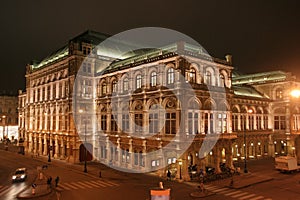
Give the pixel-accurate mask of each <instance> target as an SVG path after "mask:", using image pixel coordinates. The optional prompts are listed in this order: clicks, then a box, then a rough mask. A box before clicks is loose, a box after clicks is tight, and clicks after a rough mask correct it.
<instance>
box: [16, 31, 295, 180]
mask: <svg viewBox="0 0 300 200" xmlns="http://www.w3.org/2000/svg"><path fill="white" fill-rule="evenodd" d="M106 37H107V36H105V35H102V34H99V33H96V32H93V31H87V32H85V33H83V34H81V35H79V36H77V37H76V38H73V39H72V40H70V41H69V43H68V45H67V46H65V47H64V48H62V49H60V50H58V51H57V52H55V53H54V54H53V55H51V56H49V57H47V58H46V59H44V60H43V61H41V62H39V63H32V64H30V65H28V66H27V71H26V91H25V92H21V93H20V95H19V113H20V115H19V133H20V137H21V138H24V140H25V142H24V147H25V151H26V152H28V153H34V154H40V155H47V154H48V153H50V154H51V156H52V157H53V158H57V159H66V160H67V161H69V162H81V161H83V160H84V159H87V160H97V161H101V162H103V163H106V164H107V165H113V166H115V167H122V168H127V169H132V170H136V171H153V170H154V171H156V170H158V173H159V174H160V175H164V173H165V169H162V170H159V169H160V168H161V166H167V168H169V169H170V168H172V170H174V171H177V172H178V171H179V170H182V175H183V179H188V178H189V171H188V169H189V166H192V165H197V166H198V170H199V169H200V168H202V169H204V168H205V167H206V166H210V167H214V168H215V169H216V171H217V172H220V163H226V165H227V166H228V167H232V166H233V162H234V161H235V160H236V161H240V160H241V159H244V158H245V157H247V159H258V158H261V157H266V156H276V155H287V154H291V155H298V154H299V152H300V151H297V149H298V148H300V147H299V145H300V144H299V140H298V131H299V128H300V123H299V119H300V118H299V117H300V115H299V108H298V105H299V104H298V99H297V98H292V97H291V96H290V92H291V91H292V90H293V89H296V88H299V83H298V82H296V79H295V77H293V76H291V75H290V74H289V73H285V72H280V71H278V72H268V73H261V74H252V75H238V76H237V75H235V73H233V69H234V68H233V66H232V62H231V57H230V56H227V57H226V59H224V60H221V59H215V58H211V57H209V56H208V55H207V54H204V53H203V51H201V49H198V50H195V49H196V48H195V47H193V48H191V46H190V45H189V44H187V43H183V42H179V43H175V44H172V45H171V48H172V51H164V49H163V48H162V49H161V50H157V51H151V53H145V52H143V53H142V54H141V53H140V54H136V55H131V57H128V58H125V59H123V60H115V59H116V58H114V57H104V56H101V55H98V54H97V51H95V50H94V47H95V45H97V43H99V42H100V41H101V40H104V39H105V38H106ZM168 49H170V45H169V46H168ZM114 60H115V61H114ZM112 61H114V62H112ZM111 62H112V63H111ZM109 63H110V64H109ZM105 65H108V66H109V67H107V68H106V69H105V70H104V71H101V72H99V70H98V69H101V68H103V66H105ZM78 78H79V79H78ZM76 79H77V80H76ZM186 85H188V87H187V86H186ZM189 92H192V93H193V94H194V95H190V94H191V93H189ZM74 98H76V100H75V99H74ZM75 101H76V102H75ZM89 109H91V110H89ZM155 110H162V112H161V113H162V114H160V112H158V113H155V112H153V111H155ZM84 111H85V114H84V115H82V114H81V112H84ZM88 113H94V115H89V114H88ZM75 118H76V119H75ZM74 119H75V123H74ZM156 127H160V128H159V129H157V128H156ZM188 138H193V139H192V142H191V144H190V145H189V146H188V148H186V150H185V151H184V152H183V153H182V151H180V150H181V149H183V148H185V147H184V141H186V139H188ZM171 141H172V142H173V143H172V144H173V146H172V147H170V148H168V150H167V151H164V152H163V153H161V156H160V157H159V158H155V159H153V158H151V157H147V153H148V152H152V151H157V150H160V149H162V147H165V146H166V145H167V144H169V143H170V142H171ZM209 141H216V143H215V145H213V146H212V148H211V149H210V148H208V149H209V150H205V151H202V150H201V147H202V146H203V145H205V144H206V143H208V144H209ZM83 143H85V147H86V148H87V149H88V150H89V154H88V156H87V157H84V156H83V152H84V146H83ZM299 156H300V155H299ZM299 156H298V158H299ZM177 176H179V173H177Z"/></svg>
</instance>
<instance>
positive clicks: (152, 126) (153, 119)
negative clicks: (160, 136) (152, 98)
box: [149, 113, 159, 134]
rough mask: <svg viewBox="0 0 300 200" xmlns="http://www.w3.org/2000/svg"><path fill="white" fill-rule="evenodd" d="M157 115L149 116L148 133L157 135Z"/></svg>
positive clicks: (151, 114)
mask: <svg viewBox="0 0 300 200" xmlns="http://www.w3.org/2000/svg"><path fill="white" fill-rule="evenodd" d="M158 131H159V130H158V114H157V113H150V114H149V133H152V134H157V133H158Z"/></svg>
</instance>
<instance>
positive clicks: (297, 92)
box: [291, 89, 300, 98]
mask: <svg viewBox="0 0 300 200" xmlns="http://www.w3.org/2000/svg"><path fill="white" fill-rule="evenodd" d="M291 96H292V97H295V98H299V97H300V90H297V89H295V90H292V91H291Z"/></svg>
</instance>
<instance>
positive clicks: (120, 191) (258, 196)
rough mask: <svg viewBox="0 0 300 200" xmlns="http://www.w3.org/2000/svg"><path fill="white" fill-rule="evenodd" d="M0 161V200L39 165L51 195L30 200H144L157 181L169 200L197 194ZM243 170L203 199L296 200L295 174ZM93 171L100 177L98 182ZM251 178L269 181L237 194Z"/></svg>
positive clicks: (137, 180)
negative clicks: (21, 174)
mask: <svg viewBox="0 0 300 200" xmlns="http://www.w3.org/2000/svg"><path fill="white" fill-rule="evenodd" d="M0 159H1V162H0V172H1V177H0V196H1V197H0V199H3V200H7V199H12V200H13V199H16V197H17V194H18V193H20V192H21V191H22V190H24V189H26V188H27V189H28V188H30V186H31V184H32V183H34V182H36V178H37V167H39V166H42V165H47V166H48V168H47V169H43V170H42V173H43V175H44V176H46V177H49V176H52V178H53V181H52V183H53V186H52V187H53V188H54V189H55V190H53V192H52V193H51V194H48V195H47V196H44V197H39V198H35V199H41V200H50V199H54V200H55V199H63V200H71V199H72V200H73V199H75V200H81V199H82V200H83V199H91V200H92V199H103V198H107V199H110V200H121V199H122V200H124V199H148V198H149V189H150V188H154V187H157V186H158V183H159V182H160V181H163V183H164V186H165V188H171V194H172V197H173V198H174V199H176V200H177V199H185V200H188V199H195V198H194V197H192V196H191V194H193V193H195V192H196V193H199V189H198V185H199V184H198V183H197V182H186V183H179V182H177V181H166V180H165V179H160V178H158V177H155V176H152V175H145V174H128V173H124V172H119V171H116V170H113V169H110V168H108V167H106V166H103V165H101V164H98V163H88V173H84V172H83V165H82V164H77V165H72V164H68V163H66V162H64V161H61V160H54V159H52V162H51V163H48V162H47V157H45V156H40V157H34V158H33V157H31V156H26V155H25V156H23V155H20V154H17V153H15V152H9V151H4V150H2V149H1V150H0ZM18 167H26V168H27V169H28V179H27V180H26V181H25V182H23V183H14V184H12V183H11V175H12V173H13V172H14V170H15V169H16V168H18ZM248 169H249V174H241V175H239V176H235V177H234V186H235V187H234V188H230V187H228V186H229V183H230V179H225V180H219V181H215V182H211V183H208V184H205V189H206V191H209V192H210V193H212V194H213V195H211V196H207V197H205V199H208V200H215V199H216V200H218V199H220V200H221V199H222V200H224V199H225V200H226V199H240V200H243V199H245V200H269V199H273V200H277V199H297V198H298V196H299V189H300V184H299V180H300V173H294V174H282V173H279V172H278V171H276V170H275V169H274V161H273V159H264V160H258V161H249V162H248ZM99 171H101V178H100V177H99ZM56 176H59V177H60V181H59V184H58V187H55V186H54V179H55V178H56ZM253 177H254V178H255V177H269V178H271V179H272V180H268V181H266V182H262V183H258V184H251V185H249V186H247V187H241V188H239V185H240V184H242V183H243V181H244V182H245V180H250V179H251V178H253ZM45 184H46V183H45ZM37 187H39V185H38V186H37ZM40 187H41V186H40Z"/></svg>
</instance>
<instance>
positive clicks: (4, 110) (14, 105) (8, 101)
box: [0, 92, 18, 140]
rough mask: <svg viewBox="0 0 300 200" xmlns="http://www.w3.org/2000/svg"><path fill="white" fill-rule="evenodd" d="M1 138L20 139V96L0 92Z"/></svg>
mask: <svg viewBox="0 0 300 200" xmlns="http://www.w3.org/2000/svg"><path fill="white" fill-rule="evenodd" d="M0 126H1V131H0V138H1V140H3V139H9V140H14V139H18V95H17V94H14V93H11V92H0Z"/></svg>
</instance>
